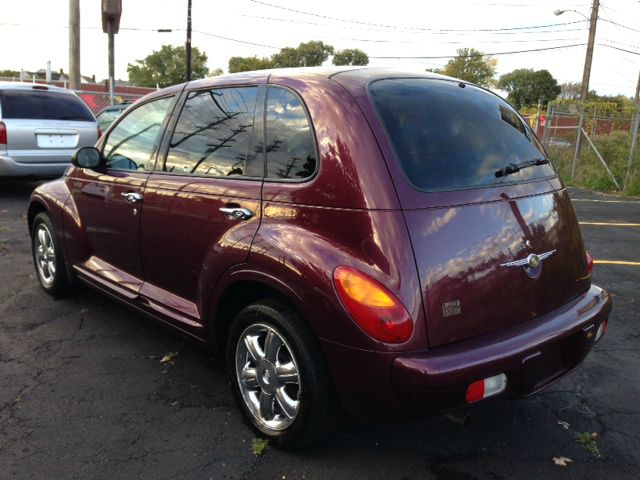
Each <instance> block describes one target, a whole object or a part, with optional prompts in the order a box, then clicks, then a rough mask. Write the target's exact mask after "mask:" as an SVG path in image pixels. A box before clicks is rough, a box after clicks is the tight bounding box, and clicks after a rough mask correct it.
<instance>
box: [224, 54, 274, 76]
mask: <svg viewBox="0 0 640 480" xmlns="http://www.w3.org/2000/svg"><path fill="white" fill-rule="evenodd" d="M269 68H272V64H271V60H270V59H268V58H258V57H256V56H253V57H231V58H230V59H229V73H237V72H250V71H253V70H266V69H269Z"/></svg>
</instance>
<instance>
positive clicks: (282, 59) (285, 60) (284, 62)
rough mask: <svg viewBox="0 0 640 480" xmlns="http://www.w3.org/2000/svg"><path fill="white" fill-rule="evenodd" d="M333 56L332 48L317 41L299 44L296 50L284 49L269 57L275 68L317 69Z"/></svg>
mask: <svg viewBox="0 0 640 480" xmlns="http://www.w3.org/2000/svg"><path fill="white" fill-rule="evenodd" d="M332 54H333V47H332V46H331V45H326V44H325V43H324V42H321V41H319V40H312V41H310V42H307V43H301V44H300V45H298V47H297V48H292V47H285V48H283V49H281V50H280V51H279V52H278V53H276V54H275V55H273V56H272V57H271V63H272V64H273V66H274V67H275V68H289V67H318V66H320V65H322V63H323V62H324V61H325V60H326V59H327V58H329V55H332Z"/></svg>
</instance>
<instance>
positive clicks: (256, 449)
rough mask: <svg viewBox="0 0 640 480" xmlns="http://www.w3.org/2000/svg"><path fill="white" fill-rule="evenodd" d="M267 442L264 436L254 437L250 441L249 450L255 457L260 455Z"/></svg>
mask: <svg viewBox="0 0 640 480" xmlns="http://www.w3.org/2000/svg"><path fill="white" fill-rule="evenodd" d="M268 444H269V442H268V441H267V440H265V439H264V438H254V439H253V441H252V442H251V452H252V453H253V454H254V455H255V456H256V457H257V456H258V455H262V452H264V449H265V448H267V445H268Z"/></svg>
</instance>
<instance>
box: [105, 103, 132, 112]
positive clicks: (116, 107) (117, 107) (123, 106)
mask: <svg viewBox="0 0 640 480" xmlns="http://www.w3.org/2000/svg"><path fill="white" fill-rule="evenodd" d="M130 105H132V104H131V102H126V103H116V104H115V105H108V106H106V107H104V108H103V109H102V110H100V111H99V112H98V114H100V113H102V112H108V111H109V110H126V108H127V107H129V106H130Z"/></svg>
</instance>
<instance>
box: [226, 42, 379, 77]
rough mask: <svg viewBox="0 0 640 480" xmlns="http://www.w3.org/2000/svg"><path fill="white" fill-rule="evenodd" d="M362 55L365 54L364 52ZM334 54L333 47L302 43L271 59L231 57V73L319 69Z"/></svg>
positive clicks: (281, 50) (321, 43) (282, 51)
mask: <svg viewBox="0 0 640 480" xmlns="http://www.w3.org/2000/svg"><path fill="white" fill-rule="evenodd" d="M362 53H363V54H364V52H362ZM332 54H333V47H332V46H331V45H327V44H325V43H323V42H320V41H317V40H313V41H311V42H307V43H301V44H300V45H298V46H297V47H296V48H294V47H285V48H282V49H280V51H279V52H278V53H276V54H274V55H272V56H271V58H266V57H263V58H259V57H256V56H253V57H231V58H230V59H229V73H235V72H248V71H252V70H266V69H269V68H290V67H318V66H320V65H322V63H323V62H324V61H325V60H326V59H327V58H329V55H332ZM365 56H366V54H365ZM368 61H369V59H368V57H367V62H368ZM365 65H366V64H365Z"/></svg>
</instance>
